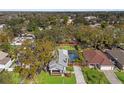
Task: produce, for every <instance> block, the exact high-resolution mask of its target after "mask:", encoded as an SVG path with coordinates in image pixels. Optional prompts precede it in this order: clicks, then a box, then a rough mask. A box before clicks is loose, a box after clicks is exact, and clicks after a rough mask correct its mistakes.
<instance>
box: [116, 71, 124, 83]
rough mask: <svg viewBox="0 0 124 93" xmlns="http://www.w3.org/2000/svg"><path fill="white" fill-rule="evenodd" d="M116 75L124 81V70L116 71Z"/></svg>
mask: <svg viewBox="0 0 124 93" xmlns="http://www.w3.org/2000/svg"><path fill="white" fill-rule="evenodd" d="M115 74H116V76H117V77H118V79H119V80H120V81H122V83H124V72H115Z"/></svg>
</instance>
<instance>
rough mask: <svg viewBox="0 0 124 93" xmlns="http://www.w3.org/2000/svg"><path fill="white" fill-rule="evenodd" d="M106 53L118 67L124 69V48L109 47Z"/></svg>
mask: <svg viewBox="0 0 124 93" xmlns="http://www.w3.org/2000/svg"><path fill="white" fill-rule="evenodd" d="M106 53H107V54H108V56H109V57H110V58H111V60H112V61H113V63H114V64H115V65H116V66H117V67H118V68H120V69H124V50H122V49H120V48H112V49H107V50H106Z"/></svg>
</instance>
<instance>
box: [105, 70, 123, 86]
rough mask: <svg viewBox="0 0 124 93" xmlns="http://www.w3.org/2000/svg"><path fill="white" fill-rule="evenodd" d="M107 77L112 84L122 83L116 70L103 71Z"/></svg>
mask: <svg viewBox="0 0 124 93" xmlns="http://www.w3.org/2000/svg"><path fill="white" fill-rule="evenodd" d="M103 72H104V74H105V76H106V78H107V79H108V80H109V82H110V83H111V84H121V81H120V80H119V79H118V78H117V76H116V75H115V73H114V71H112V70H111V71H105V70H104V71H103Z"/></svg>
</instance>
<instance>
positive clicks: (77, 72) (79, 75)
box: [73, 66, 86, 84]
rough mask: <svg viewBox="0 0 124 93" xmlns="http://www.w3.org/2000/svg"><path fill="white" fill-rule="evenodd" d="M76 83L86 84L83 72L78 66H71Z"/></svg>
mask: <svg viewBox="0 0 124 93" xmlns="http://www.w3.org/2000/svg"><path fill="white" fill-rule="evenodd" d="M73 68H74V73H75V77H76V82H77V84H86V82H85V80H84V76H83V73H82V71H81V68H80V67H79V66H73Z"/></svg>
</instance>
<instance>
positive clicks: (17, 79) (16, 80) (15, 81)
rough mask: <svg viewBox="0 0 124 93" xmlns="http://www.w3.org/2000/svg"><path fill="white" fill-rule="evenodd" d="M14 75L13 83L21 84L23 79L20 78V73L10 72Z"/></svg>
mask: <svg viewBox="0 0 124 93" xmlns="http://www.w3.org/2000/svg"><path fill="white" fill-rule="evenodd" d="M10 74H12V81H13V83H14V84H19V83H20V81H21V77H20V76H19V73H16V72H10Z"/></svg>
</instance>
